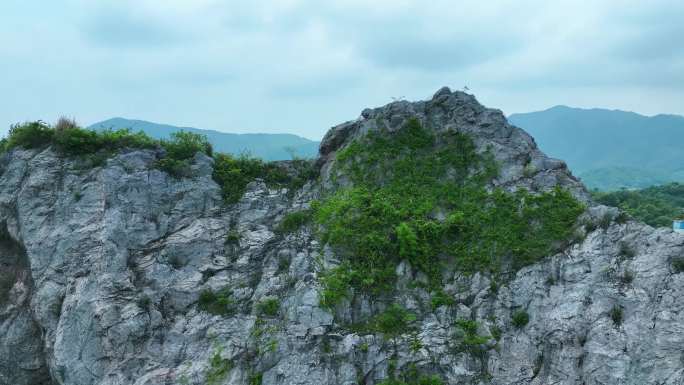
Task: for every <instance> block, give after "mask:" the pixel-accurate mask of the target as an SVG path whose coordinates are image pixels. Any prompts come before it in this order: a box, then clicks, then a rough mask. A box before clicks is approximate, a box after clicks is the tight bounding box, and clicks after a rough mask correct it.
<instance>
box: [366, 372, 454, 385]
mask: <svg viewBox="0 0 684 385" xmlns="http://www.w3.org/2000/svg"><path fill="white" fill-rule="evenodd" d="M402 377H403V378H402V379H397V378H388V379H386V380H383V381H380V382H379V383H378V385H444V381H442V379H441V378H439V376H436V375H433V376H426V375H414V374H413V373H412V374H410V375H404V376H402Z"/></svg>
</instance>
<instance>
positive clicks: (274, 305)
mask: <svg viewBox="0 0 684 385" xmlns="http://www.w3.org/2000/svg"><path fill="white" fill-rule="evenodd" d="M278 310H280V302H278V300H277V299H276V298H267V299H264V300H261V302H259V303H258V304H257V312H258V313H259V314H262V315H266V316H269V317H275V316H276V315H277V314H278Z"/></svg>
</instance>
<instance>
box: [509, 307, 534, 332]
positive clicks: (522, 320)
mask: <svg viewBox="0 0 684 385" xmlns="http://www.w3.org/2000/svg"><path fill="white" fill-rule="evenodd" d="M528 322H530V316H529V314H527V312H526V311H524V310H518V311H516V312H515V313H513V315H512V316H511V323H512V324H513V326H515V327H516V328H518V329H522V328H524V327H525V326H526V325H527V323H528Z"/></svg>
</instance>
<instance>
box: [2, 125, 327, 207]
mask: <svg viewBox="0 0 684 385" xmlns="http://www.w3.org/2000/svg"><path fill="white" fill-rule="evenodd" d="M48 146H52V147H53V148H54V149H55V150H56V151H58V152H60V153H62V154H64V155H66V156H78V157H82V158H84V159H86V160H88V161H89V163H90V165H91V166H100V165H102V164H103V163H104V161H106V159H107V158H108V157H110V156H112V155H113V154H114V153H115V152H116V151H119V150H121V149H123V148H161V149H163V150H164V151H163V154H164V155H163V156H162V157H161V158H160V159H158V160H157V162H156V164H155V165H156V167H157V168H159V169H160V170H163V171H166V172H167V173H168V174H169V175H172V176H174V177H176V178H181V177H188V176H190V166H191V162H192V159H193V157H194V156H195V154H197V153H198V152H201V153H204V154H206V155H208V156H213V157H214V172H213V178H214V180H215V181H216V183H218V184H219V185H220V186H221V189H222V194H223V198H224V200H225V201H226V202H227V203H235V202H237V201H238V200H239V199H240V197H242V195H243V194H244V192H245V189H246V187H247V184H249V182H251V181H253V180H254V179H256V178H263V179H264V181H265V182H266V183H267V184H268V185H269V186H270V187H286V188H288V189H289V191H290V192H294V191H296V190H297V189H299V188H301V187H302V186H303V185H304V184H305V183H306V182H307V181H308V180H311V179H314V178H316V176H317V171H316V169H315V167H314V163H313V162H312V161H309V160H304V159H294V160H293V161H292V162H290V163H289V165H285V164H281V163H276V162H270V163H266V162H263V161H262V160H260V159H255V158H250V157H247V156H238V157H234V156H231V155H228V154H214V153H213V150H212V146H211V144H210V143H209V141H208V140H207V137H206V136H204V135H201V134H198V133H194V132H188V131H179V132H174V133H172V134H171V136H170V138H169V139H161V140H157V139H152V138H150V137H149V136H147V135H146V134H144V133H143V132H142V131H141V132H138V133H132V132H131V131H130V130H128V129H118V130H97V131H95V130H89V129H83V128H80V127H78V126H77V125H76V123H75V122H73V121H71V120H68V119H60V121H59V122H58V123H57V125H55V126H54V127H52V126H49V125H48V124H46V123H43V122H40V121H39V122H30V123H24V124H18V125H14V126H12V127H11V128H10V131H9V135H8V136H7V138H4V139H2V140H1V141H0V150H1V151H8V150H10V149H12V148H15V147H24V148H43V147H48Z"/></svg>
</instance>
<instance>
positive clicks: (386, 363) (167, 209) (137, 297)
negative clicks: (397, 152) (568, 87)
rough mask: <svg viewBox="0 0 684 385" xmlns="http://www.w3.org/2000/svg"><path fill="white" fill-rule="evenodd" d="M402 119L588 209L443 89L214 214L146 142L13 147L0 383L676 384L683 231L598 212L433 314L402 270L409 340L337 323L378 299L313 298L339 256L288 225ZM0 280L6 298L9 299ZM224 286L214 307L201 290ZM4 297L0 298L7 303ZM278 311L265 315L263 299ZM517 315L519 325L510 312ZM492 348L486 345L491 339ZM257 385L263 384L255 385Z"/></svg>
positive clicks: (207, 192) (364, 120) (527, 151)
mask: <svg viewBox="0 0 684 385" xmlns="http://www.w3.org/2000/svg"><path fill="white" fill-rule="evenodd" d="M412 116H415V117H417V118H418V119H419V120H421V122H422V123H423V125H424V126H426V127H428V128H430V129H434V130H444V129H448V128H450V127H451V128H455V129H458V130H460V131H464V132H468V133H470V134H471V136H472V137H473V139H474V140H475V143H476V144H477V146H478V149H479V150H481V151H485V150H486V149H487V148H489V149H491V151H492V152H493V153H494V155H495V156H496V159H497V160H498V161H499V163H500V164H501V173H500V176H499V177H498V179H497V180H495V181H494V184H495V185H496V186H500V187H503V188H506V189H517V188H528V189H530V190H532V191H541V190H545V189H549V188H552V187H553V186H556V185H561V186H563V187H565V188H567V189H569V190H571V191H572V192H573V193H574V194H575V195H576V196H577V197H578V198H580V199H582V200H584V201H585V202H588V203H590V201H589V198H588V195H587V193H586V191H585V189H584V187H583V186H582V185H581V183H580V182H579V181H577V180H576V179H575V178H574V177H573V176H572V175H571V174H570V172H569V171H568V170H567V168H566V166H565V164H564V163H563V162H562V161H558V160H554V159H550V158H548V157H546V156H545V155H544V154H543V153H542V152H541V151H540V150H539V149H537V147H536V145H535V143H534V140H533V139H532V138H531V137H530V136H529V135H528V134H526V133H525V132H524V131H522V130H521V129H519V128H516V127H514V126H511V125H510V124H508V123H507V122H506V120H505V118H504V116H503V114H501V112H500V111H498V110H491V109H487V108H485V107H483V106H481V105H480V104H479V103H477V101H476V100H475V99H474V97H473V96H471V95H468V94H465V93H461V92H451V91H449V90H448V89H442V90H440V91H438V92H437V93H436V94H435V96H434V97H433V98H432V99H431V100H428V101H422V102H416V103H409V102H405V101H399V102H395V103H392V104H389V105H387V106H385V107H381V108H376V109H368V110H364V111H363V113H362V115H361V117H360V118H359V119H357V120H355V121H352V122H348V123H344V124H342V125H340V126H337V127H334V128H333V129H331V130H330V132H329V133H328V134H327V135H326V138H325V139H324V141H323V142H322V143H321V156H320V158H319V160H318V163H317V164H318V166H319V167H320V168H321V170H322V177H321V181H320V183H318V182H309V183H307V184H306V185H305V186H304V187H303V188H302V189H300V190H299V191H294V192H292V191H287V190H286V189H271V188H269V187H268V186H267V185H266V184H265V183H264V182H263V181H261V180H258V179H257V180H255V181H254V182H252V183H251V184H250V185H249V186H248V188H247V191H246V193H245V194H244V196H243V197H242V198H241V200H240V201H239V202H238V203H236V204H234V205H226V204H224V203H223V201H222V199H221V194H220V188H219V186H217V185H216V183H215V182H214V181H213V180H212V177H211V165H212V160H211V159H210V158H208V157H205V156H200V155H198V156H197V157H196V158H195V160H194V166H193V176H192V177H190V178H183V179H175V178H173V177H171V176H169V175H167V174H165V173H164V172H162V171H159V170H157V169H155V168H154V167H153V163H154V161H155V153H154V152H153V151H147V150H145V151H130V152H122V153H120V154H118V155H116V156H114V157H112V158H110V159H109V160H108V161H107V163H106V164H105V165H104V166H102V167H97V168H84V167H83V166H82V163H81V161H79V160H78V159H65V158H64V157H61V156H59V155H57V154H56V153H55V152H53V151H52V150H51V149H49V148H48V149H45V150H40V151H38V150H21V149H15V150H12V151H10V152H9V153H8V154H5V155H4V157H3V158H2V160H1V161H0V175H1V176H0V225H1V226H0V268H1V269H2V270H0V384H2V385H29V384H31V385H35V384H68V385H90V384H93V385H94V384H97V385H123V384H135V385H162V384H231V385H238V384H259V383H261V384H263V385H275V384H293V385H294V384H299V385H305V384H306V385H308V384H311V385H355V384H369V385H370V384H376V383H379V382H380V381H382V380H383V379H386V378H387V377H388V373H389V370H390V367H394V368H396V369H398V370H401V369H403V368H410V367H416V368H418V369H419V370H420V372H422V373H428V374H435V375H438V376H439V377H440V378H442V379H443V380H444V383H445V384H454V385H455V384H496V385H504V384H521V385H522V384H534V385H546V384H572V385H599V384H634V385H642V384H663V385H665V384H667V385H677V384H678V385H681V384H684V350H683V347H684V302H682V301H681V300H680V299H681V298H682V297H684V273H680V272H679V271H678V270H676V269H675V268H674V267H673V264H672V261H674V260H677V259H678V258H681V257H682V256H684V237H683V236H682V235H679V234H676V233H673V232H672V231H671V230H669V229H653V228H651V227H649V226H647V225H644V224H641V223H637V222H634V221H629V220H627V221H624V220H610V219H613V218H617V217H618V213H617V212H616V210H614V209H610V208H606V207H601V206H592V205H590V208H589V209H588V210H587V212H586V213H585V214H584V215H583V216H584V219H585V220H586V221H587V223H601V224H602V226H599V227H596V228H594V227H593V226H585V228H584V229H583V230H581V232H582V234H580V237H579V239H582V240H580V241H577V242H575V243H574V244H573V245H572V246H570V247H568V248H566V249H565V250H564V251H562V252H561V253H559V254H557V255H549V256H548V257H547V258H545V259H544V260H543V261H542V262H540V263H537V264H534V265H531V266H528V267H526V268H523V269H522V270H520V271H518V272H517V273H516V275H515V276H513V277H511V279H510V280H509V281H508V282H507V283H506V284H504V285H501V286H498V287H497V286H496V285H493V284H492V282H490V280H489V278H487V277H486V276H484V275H480V274H475V275H470V276H465V275H463V276H461V275H456V276H454V277H453V280H452V282H453V283H452V284H450V285H449V286H448V287H447V288H446V290H445V291H446V293H447V295H449V296H451V297H452V298H453V299H454V301H455V304H454V305H453V306H441V307H438V308H436V309H433V308H432V307H431V306H430V305H429V295H428V293H427V292H425V291H421V290H420V289H412V290H411V291H408V290H406V291H402V288H404V287H407V282H409V281H411V280H413V279H415V278H416V277H415V276H414V274H413V273H412V271H411V269H410V266H406V265H404V264H402V265H401V266H399V268H398V273H399V282H398V283H397V285H398V288H399V289H398V290H399V295H398V300H397V301H398V302H399V303H401V304H402V305H403V306H404V307H406V308H407V309H409V310H411V311H412V312H414V313H415V314H416V315H417V321H416V327H417V332H416V333H415V335H413V336H400V337H397V338H395V339H393V340H386V339H385V338H383V336H382V335H379V334H365V333H362V332H359V331H356V332H355V331H354V329H353V328H352V327H350V326H349V325H348V324H347V323H346V322H345V320H350V319H353V315H354V314H358V313H363V312H368V311H369V309H371V308H374V307H375V306H376V304H373V303H369V302H368V301H365V302H364V301H355V302H354V303H346V304H342V305H340V306H339V307H338V310H337V312H336V314H333V313H332V312H331V311H330V310H328V309H325V308H323V307H321V306H320V304H319V290H320V284H319V282H318V278H317V277H318V274H319V273H320V271H321V268H322V266H326V265H327V264H328V263H330V262H331V261H334V260H336V256H335V253H334V252H333V251H332V250H330V249H328V248H327V247H321V245H320V244H319V243H318V241H317V238H316V236H315V234H314V233H313V231H312V229H310V228H309V227H308V226H305V227H303V228H301V229H300V230H298V231H296V232H294V233H291V234H282V233H280V232H278V231H277V227H278V225H279V223H280V222H281V220H282V219H283V217H284V215H285V214H287V213H289V212H293V211H297V210H302V209H305V208H307V207H309V205H310V204H311V202H312V201H313V200H314V199H316V198H317V197H318V196H319V194H320V191H321V188H322V186H323V185H325V184H326V183H327V175H328V174H327V173H329V172H330V170H331V164H332V163H333V162H334V154H335V153H336V151H338V150H339V149H340V148H342V147H343V146H345V145H346V144H348V143H349V142H350V141H351V140H353V139H354V138H356V137H359V136H361V135H364V134H365V133H366V132H368V131H369V130H376V129H378V127H379V126H380V125H382V126H384V127H386V128H388V129H389V130H392V129H396V128H397V127H399V126H400V125H401V124H403V122H405V121H406V119H408V118H409V117H412ZM3 288H5V290H4V291H3ZM207 290H210V291H212V292H214V293H218V292H225V293H230V304H231V311H230V312H227V313H226V314H212V313H211V312H208V311H207V309H205V308H203V307H202V306H201V305H200V297H201V295H202V293H203V292H205V291H207ZM3 293H5V294H4V295H3ZM269 300H271V301H273V300H275V301H276V303H277V304H278V307H277V311H276V312H275V313H264V311H262V310H261V306H260V304H263V303H265V301H269ZM520 311H524V312H525V313H527V314H528V315H529V322H527V323H526V324H518V325H517V326H516V325H515V323H514V322H513V321H512V318H513V315H514V314H515V313H517V312H520ZM458 319H473V320H477V321H478V324H479V328H480V329H479V330H478V332H477V333H478V334H479V335H487V336H492V337H490V338H489V340H488V341H487V342H486V343H485V344H483V346H481V347H480V348H479V349H477V351H472V350H468V349H462V348H459V347H458V346H457V345H455V343H454V341H455V340H457V338H456V336H457V335H458V333H459V330H458V329H457V328H456V327H455V322H456V320H458ZM495 337H497V338H495ZM259 381H260V382H259Z"/></svg>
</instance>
